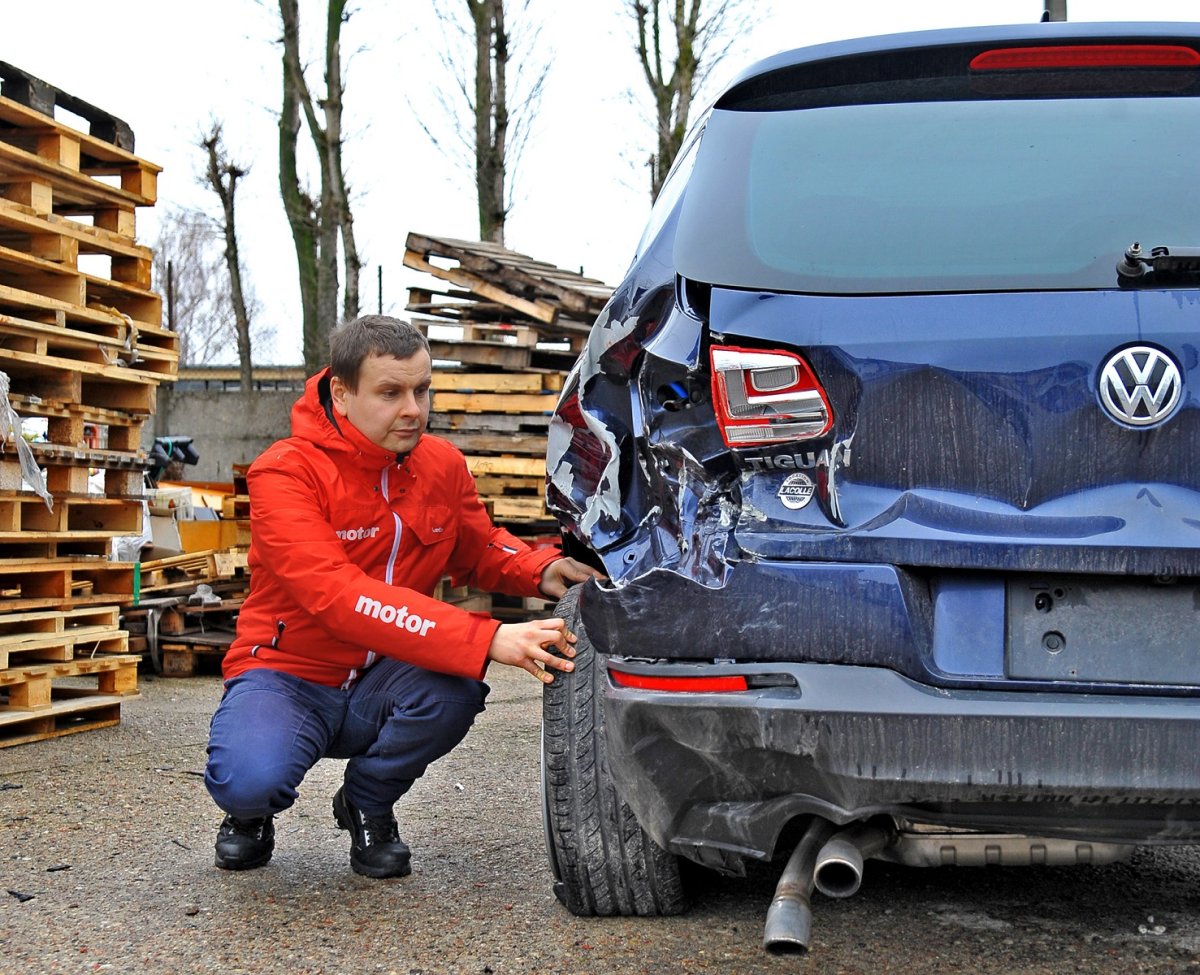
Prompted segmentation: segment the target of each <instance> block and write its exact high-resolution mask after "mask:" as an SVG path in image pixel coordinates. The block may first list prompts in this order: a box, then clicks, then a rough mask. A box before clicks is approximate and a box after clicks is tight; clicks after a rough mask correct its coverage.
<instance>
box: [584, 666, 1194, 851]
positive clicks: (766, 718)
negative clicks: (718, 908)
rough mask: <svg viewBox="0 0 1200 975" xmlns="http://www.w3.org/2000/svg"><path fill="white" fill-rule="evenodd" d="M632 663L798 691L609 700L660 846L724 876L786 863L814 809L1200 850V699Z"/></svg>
mask: <svg viewBox="0 0 1200 975" xmlns="http://www.w3.org/2000/svg"><path fill="white" fill-rule="evenodd" d="M615 662H616V663H617V664H618V665H619V667H620V669H622V670H625V671H628V672H641V673H651V674H660V675H661V674H667V673H669V674H677V675H686V674H705V675H714V674H718V673H752V674H760V675H761V674H775V675H782V676H783V677H786V678H787V679H789V680H794V682H795V684H794V686H787V687H770V688H762V689H758V690H750V691H743V692H735V693H677V692H658V691H647V690H633V689H628V688H618V687H615V686H611V685H610V686H608V687H607V688H606V690H605V707H606V724H607V738H608V749H609V756H610V762H609V764H610V768H611V771H612V775H613V777H614V779H615V780H616V783H617V786H618V789H619V790H620V791H621V793H622V795H623V797H624V798H625V800H626V801H627V802H628V803H629V805H630V806H631V807H632V808H633V810H634V812H635V813H636V815H637V817H638V819H639V821H640V822H641V824H642V826H643V828H645V829H646V831H647V832H648V833H649V834H650V835H651V836H652V837H653V838H654V839H655V841H656V842H658V843H659V844H660V845H662V846H664V847H666V848H668V849H671V850H674V851H675V852H678V853H682V854H685V855H687V856H690V857H692V858H693V859H697V860H700V861H701V862H705V863H708V864H709V865H712V866H717V867H723V868H726V869H737V868H738V865H739V864H740V860H741V858H743V857H752V858H757V859H767V858H770V857H771V856H772V855H773V853H774V850H775V845H776V842H777V840H778V838H779V834H780V832H781V831H782V830H783V828H784V827H785V826H786V824H787V823H788V822H789V821H790V820H791V819H793V818H794V817H796V816H799V815H806V814H812V813H818V814H821V815H824V816H826V817H828V818H830V819H832V820H834V821H835V822H839V823H844V822H849V821H851V820H855V819H861V818H864V817H867V816H870V815H875V814H880V813H887V814H891V815H894V816H898V817H902V818H907V819H910V820H913V821H916V822H924V823H935V824H941V825H949V826H961V827H970V828H979V829H993V830H1000V831H1007V832H1025V833H1030V834H1032V835H1043V836H1066V837H1077V838H1080V839H1090V840H1095V841H1109V842H1128V843H1187V842H1198V841H1200V757H1198V756H1200V701H1197V700H1195V699H1181V698H1162V697H1134V696H1115V695H1100V694H1093V695H1084V694H1052V693H1046V692H1045V691H1040V692H1037V693H1018V692H993V691H975V690H957V691H951V690H945V689H939V688H929V687H926V686H923V685H921V684H918V683H915V682H914V681H911V680H909V679H907V678H905V677H903V676H901V675H899V674H896V673H895V672H893V671H889V670H886V669H882V668H872V667H853V666H843V665H834V664H759V665H753V666H749V667H747V666H738V665H732V664H731V665H727V666H726V665H712V666H698V665H658V664H647V663H635V662H632V661H624V660H616V661H615ZM608 663H609V666H610V667H611V666H612V665H613V663H614V660H613V659H609V660H608Z"/></svg>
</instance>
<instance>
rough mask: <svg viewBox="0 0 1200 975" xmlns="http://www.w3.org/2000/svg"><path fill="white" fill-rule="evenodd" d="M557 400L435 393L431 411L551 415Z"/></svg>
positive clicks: (537, 396) (538, 395) (524, 395)
mask: <svg viewBox="0 0 1200 975" xmlns="http://www.w3.org/2000/svg"><path fill="white" fill-rule="evenodd" d="M557 403H558V398H557V397H556V396H554V395H550V394H542V393H534V394H527V393H455V392H448V391H447V392H437V393H435V394H434V397H433V409H435V410H437V411H438V412H441V413H546V414H549V413H553V412H554V407H555V406H556V405H557Z"/></svg>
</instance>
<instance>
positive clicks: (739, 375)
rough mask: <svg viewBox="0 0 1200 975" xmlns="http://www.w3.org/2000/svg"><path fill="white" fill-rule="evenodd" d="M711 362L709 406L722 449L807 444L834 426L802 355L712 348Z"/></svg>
mask: <svg viewBox="0 0 1200 975" xmlns="http://www.w3.org/2000/svg"><path fill="white" fill-rule="evenodd" d="M710 361H711V362H712V386H713V404H714V407H715V409H716V413H717V424H718V426H720V428H721V436H722V437H723V438H724V439H725V444H726V446H729V447H749V446H753V445H755V444H772V443H785V442H787V441H792V440H811V439H813V438H814V437H820V436H822V435H823V434H825V433H828V432H829V430H830V428H831V427H832V426H833V410H832V409H830V406H829V399H828V398H827V397H826V395H825V390H824V389H822V388H821V383H820V382H819V381H818V380H817V377H816V375H815V374H814V373H813V371H812V368H811V367H810V366H809V364H808V363H807V362H805V361H804V360H803V359H801V358H800V356H798V355H795V354H794V353H791V352H782V351H774V352H763V351H759V350H755V349H739V348H734V347H732V346H723V345H715V346H713V348H712V352H711V354H710Z"/></svg>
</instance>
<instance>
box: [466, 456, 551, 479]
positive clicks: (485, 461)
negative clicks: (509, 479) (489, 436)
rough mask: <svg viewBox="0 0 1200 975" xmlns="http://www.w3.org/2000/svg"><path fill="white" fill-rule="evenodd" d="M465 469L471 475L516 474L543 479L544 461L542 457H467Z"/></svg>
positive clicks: (544, 474)
mask: <svg viewBox="0 0 1200 975" xmlns="http://www.w3.org/2000/svg"><path fill="white" fill-rule="evenodd" d="M467 467H468V468H469V469H470V471H471V473H472V474H474V475H476V476H479V475H482V474H516V475H520V476H522V477H537V478H545V476H546V461H545V458H542V457H468V458H467Z"/></svg>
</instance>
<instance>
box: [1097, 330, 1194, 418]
mask: <svg viewBox="0 0 1200 975" xmlns="http://www.w3.org/2000/svg"><path fill="white" fill-rule="evenodd" d="M1182 392H1183V377H1182V376H1181V375H1180V374H1179V367H1178V366H1177V365H1175V360H1174V359H1172V358H1171V357H1170V356H1169V355H1167V354H1166V353H1165V352H1163V351H1162V350H1161V349H1156V348H1154V347H1153V346H1149V345H1133V346H1130V347H1129V348H1127V349H1121V351H1119V352H1114V353H1113V354H1112V355H1110V356H1109V357H1108V361H1107V362H1105V363H1104V365H1103V366H1102V367H1101V369H1100V402H1101V403H1102V404H1103V405H1104V409H1105V410H1107V411H1108V415H1109V416H1111V417H1112V418H1113V419H1114V420H1116V421H1117V422H1118V423H1123V424H1126V425H1128V426H1131V427H1152V426H1155V425H1156V424H1159V423H1162V422H1163V421H1164V420H1166V418H1167V417H1169V416H1170V415H1171V413H1172V411H1173V410H1174V409H1175V407H1176V406H1178V405H1179V398H1180V395H1181V394H1182Z"/></svg>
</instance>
